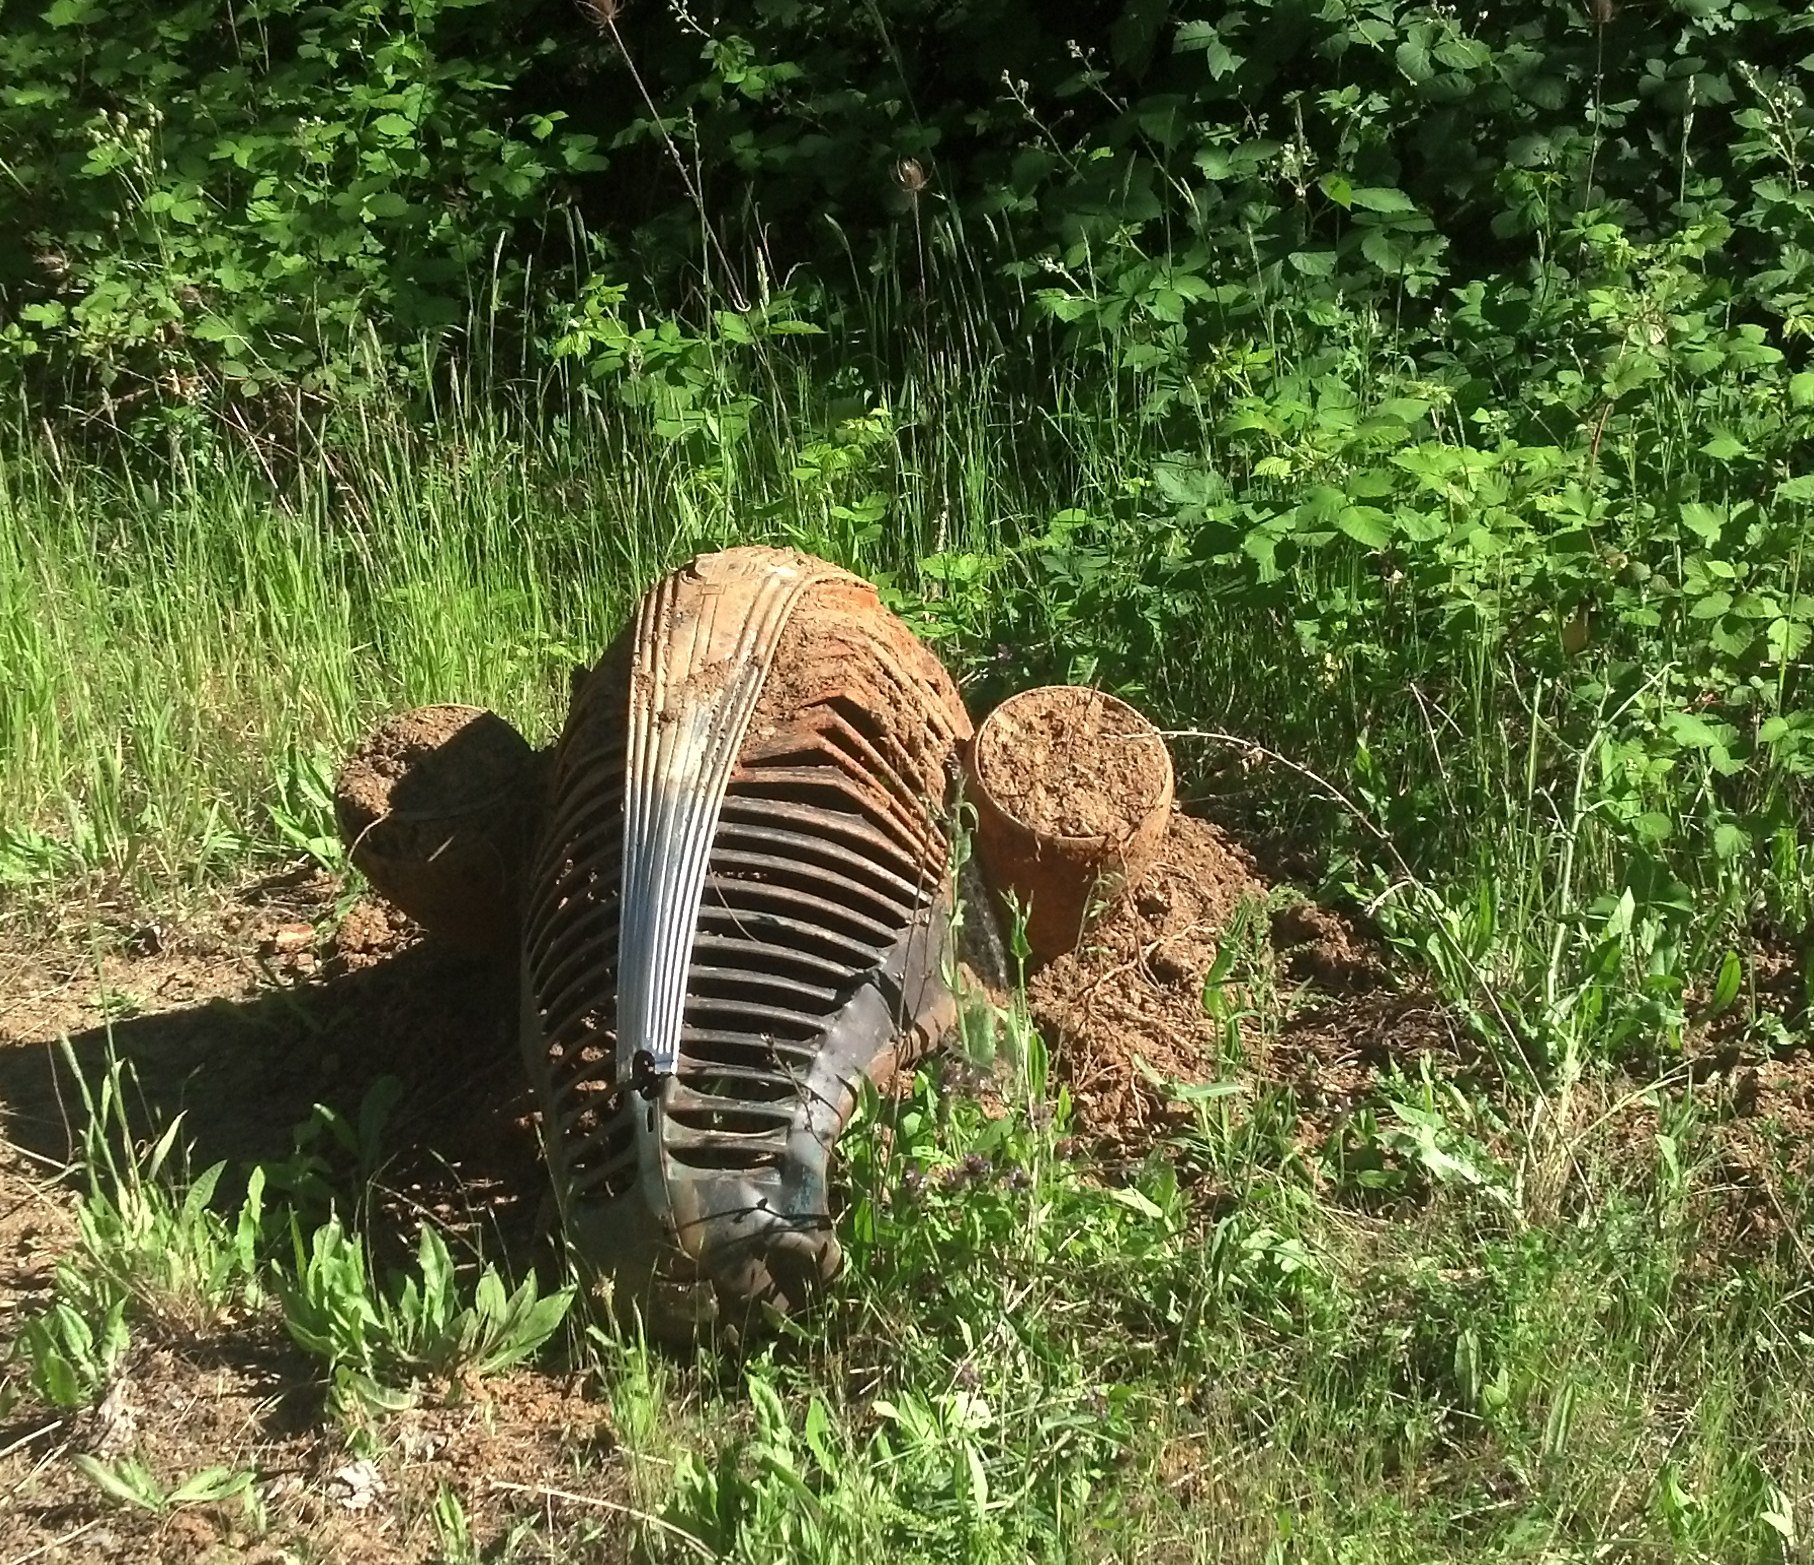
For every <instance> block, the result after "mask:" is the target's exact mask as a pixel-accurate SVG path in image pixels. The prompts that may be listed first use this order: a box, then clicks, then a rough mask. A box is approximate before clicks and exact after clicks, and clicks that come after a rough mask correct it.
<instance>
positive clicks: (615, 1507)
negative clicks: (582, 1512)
mask: <svg viewBox="0 0 1814 1565" xmlns="http://www.w3.org/2000/svg"><path fill="white" fill-rule="evenodd" d="M485 1481H486V1483H487V1484H489V1485H490V1487H491V1488H493V1489H501V1490H505V1491H507V1492H508V1493H511V1494H527V1495H531V1496H533V1497H534V1498H536V1499H538V1500H564V1501H565V1502H566V1503H567V1504H569V1505H586V1506H591V1507H593V1508H594V1509H596V1510H601V1511H612V1512H615V1513H616V1514H617V1515H619V1516H627V1517H629V1518H630V1520H632V1521H637V1522H641V1523H643V1525H644V1526H647V1527H653V1528H655V1529H656V1530H657V1531H659V1532H665V1533H667V1534H668V1536H669V1537H672V1538H677V1539H679V1541H680V1542H682V1543H684V1544H686V1545H687V1547H688V1548H690V1549H692V1550H694V1551H695V1552H696V1553H697V1554H698V1555H699V1557H700V1558H701V1559H702V1560H711V1559H716V1558H717V1557H718V1556H717V1555H716V1554H714V1553H713V1552H712V1548H711V1545H710V1544H708V1543H707V1542H706V1541H705V1540H704V1539H703V1538H700V1537H696V1536H695V1535H694V1534H692V1533H690V1532H688V1531H687V1530H686V1528H684V1527H677V1526H675V1525H674V1523H673V1522H671V1521H667V1520H666V1519H664V1518H663V1517H660V1516H651V1515H650V1514H649V1513H648V1512H647V1511H639V1510H637V1509H636V1507H635V1506H633V1505H625V1504H623V1502H622V1501H619V1500H607V1499H605V1498H604V1497H603V1496H601V1495H596V1494H574V1493H572V1492H571V1491H570V1490H567V1489H553V1488H550V1487H549V1486H548V1485H546V1484H528V1483H511V1482H510V1481H509V1480H508V1479H505V1478H488V1479H486V1480H485Z"/></svg>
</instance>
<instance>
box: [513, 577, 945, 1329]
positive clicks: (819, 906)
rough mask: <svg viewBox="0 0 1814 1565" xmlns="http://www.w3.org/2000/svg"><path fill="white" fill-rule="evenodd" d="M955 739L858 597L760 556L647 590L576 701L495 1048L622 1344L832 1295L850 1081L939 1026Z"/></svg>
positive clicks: (899, 1057)
mask: <svg viewBox="0 0 1814 1565" xmlns="http://www.w3.org/2000/svg"><path fill="white" fill-rule="evenodd" d="M968 737H969V721H968V719H967V717H966V716H965V713H964V708H963V704H962V702H961V701H960V700H959V698H958V695H957V691H956V689H955V688H954V686H953V685H952V683H951V681H950V679H949V677H948V676H947V675H946V673H945V672H944V670H943V669H942V668H941V667H940V666H939V663H938V661H937V659H936V658H934V657H933V656H932V654H931V653H930V652H929V651H928V650H927V649H926V648H925V647H924V646H923V645H922V644H921V643H920V642H919V641H918V640H917V639H916V638H915V637H914V636H913V635H912V633H911V632H910V631H909V630H908V629H907V627H906V626H905V625H904V624H902V622H901V621H900V620H898V619H897V618H895V617H894V616H893V615H892V614H890V613H888V611H887V610H886V609H884V608H883V606H882V605H881V603H880V602H879V600H878V599H877V597H876V594H875V591H874V589H873V588H871V587H870V586H869V585H868V584H867V583H865V582H862V581H861V580H859V579H858V578H856V577H854V576H851V575H849V574H848V573H846V572H843V571H841V570H838V569H837V568H835V567H833V566H831V565H828V564H827V563H825V562H824V561H821V560H815V559H811V558H810V557H807V556H804V555H799V554H793V553H789V552H784V551H778V550H767V549H736V550H730V551H727V552H725V553H722V554H716V555H708V556H705V557H702V558H701V559H699V560H696V561H694V562H693V564H692V565H690V566H688V567H686V568H684V569H682V570H680V571H677V572H675V573H674V574H673V575H671V576H669V577H667V578H666V579H664V580H663V581H662V582H661V583H660V584H659V585H658V586H657V587H656V588H655V589H654V590H653V591H652V592H651V593H650V594H649V595H648V597H647V598H646V599H645V600H644V602H643V604H642V607H641V610H640V612H639V614H638V616H637V618H636V621H635V624H634V626H633V627H632V630H631V631H630V632H629V633H628V634H627V635H626V636H625V637H624V638H623V639H622V640H620V642H619V643H618V644H617V645H616V646H615V647H614V648H613V649H612V650H611V652H609V653H607V655H606V656H605V658H604V659H603V661H601V663H600V664H599V665H598V667H597V668H595V669H594V670H593V671H592V672H591V674H590V675H589V676H587V677H586V678H585V679H583V680H582V681H580V682H578V684H577V686H576V690H575V698H574V702H573V707H572V710H571V712H570V714H569V717H568V721H567V725H566V729H565V731H564V733H563V735H562V737H561V741H560V744H559V747H558V749H557V752H556V755H555V758H554V763H553V773H552V778H551V784H550V787H551V792H550V797H549V802H548V810H547V814H546V817H545V825H544V828H543V834H542V838H541V842H540V846H539V849H538V851H537V853H536V857H535V864H534V868H533V871H532V873H531V876H530V880H529V888H528V892H527V896H526V899H525V900H526V912H525V919H524V934H523V948H522V960H523V995H524V1001H523V1006H524V1009H523V1018H522V1040H523V1048H524V1054H525V1058H526V1060H527V1062H528V1065H529V1069H530V1073H531V1076H532V1078H533V1079H534V1081H535V1084H536V1087H537V1091H538V1094H539V1097H540V1103H541V1110H542V1117H543V1138H544V1141H545V1144H546V1147H547V1152H548V1158H549V1163H550V1167H551V1172H552V1175H553V1180H554V1186H555V1191H556V1195H557V1198H558V1201H559V1204H560V1208H561V1212H562V1217H563V1219H564V1222H565V1225H566V1230H567V1234H568V1237H569V1239H570V1241H571V1242H572V1244H573V1246H574V1247H575V1249H576V1250H577V1251H578V1253H579V1254H580V1256H581V1257H582V1258H583V1259H584V1260H585V1261H586V1262H587V1263H588V1264H589V1265H590V1266H592V1267H594V1268H595V1269H596V1270H598V1271H599V1272H600V1273H601V1274H603V1275H605V1276H607V1277H608V1278H609V1279H610V1280H611V1282H612V1284H613V1286H614V1290H615V1294H616V1297H617V1298H618V1299H619V1300H620V1301H633V1302H634V1303H635V1304H636V1305H637V1306H638V1307H639V1308H640V1310H641V1312H642V1315H643V1318H644V1320H645V1322H646V1323H647V1324H648V1325H649V1326H650V1327H652V1328H653V1329H655V1330H657V1331H661V1332H664V1333H674V1334H679V1333H686V1332H691V1331H693V1330H696V1329H697V1328H698V1327H699V1326H701V1325H703V1324H705V1323H708V1322H712V1321H723V1322H727V1323H739V1322H740V1321H741V1319H742V1317H743V1316H744V1315H745V1314H747V1312H748V1311H749V1309H750V1308H751V1307H753V1306H756V1305H759V1304H764V1303H767V1304H772V1305H774V1306H776V1307H778V1308H780V1309H783V1310H787V1309H791V1308H794V1307H797V1306H798V1305H799V1304H801V1303H802V1302H803V1301H804V1300H805V1299H806V1298H807V1297H808V1296H809V1295H810V1294H811V1292H812V1291H813V1289H814V1288H815V1287H816V1286H817V1285H818V1284H819V1283H820V1282H821V1281H823V1280H824V1279H826V1278H828V1277H829V1276H830V1275H831V1274H832V1273H833V1272H834V1271H835V1270H836V1267H837V1265H838V1261H839V1251H838V1246H837V1242H836V1240H835V1238H834V1237H833V1234H832V1230H831V1223H830V1218H829V1214H828V1195H827V1186H826V1179H827V1164H828V1158H829V1154H830V1151H831V1148H832V1146H833V1144H834V1143H835V1141H836V1140H837V1138H838V1136H839V1134H840V1133H841V1132H842V1130H843V1128H844V1126H845V1124H846V1123H847V1122H848V1120H849V1117H850V1114H851V1112H852V1110H853V1108H854V1106H855V1103H856V1099H857V1093H858V1088H859V1084H860V1082H861V1079H862V1078H863V1077H864V1076H865V1075H868V1076H870V1077H872V1078H877V1079H880V1078H883V1077H886V1076H887V1075H888V1074H889V1073H890V1072H892V1070H893V1069H894V1068H895V1067H896V1065H897V1064H899V1063H904V1062H906V1061H908V1060H910V1059H911V1058H913V1057H915V1056H916V1055H917V1054H918V1053H919V1052H920V1051H921V1050H923V1049H924V1048H925V1047H926V1046H927V1045H928V1044H929V1043H930V1042H932V1041H933V1040H935V1039H936V1038H937V1037H938V1036H939V1035H940V1034H942V1033H943V1032H944V1031H945V1030H946V1029H947V1028H948V1027H949V1026H950V1025H951V1023H952V1021H953V1019H954V1015H955V1002H954V1000H953V997H952V994H951V990H950V986H949V977H950V972H951V953H950V951H949V949H948V946H949V941H948V928H949V920H950V913H951V889H950V874H949V864H950V852H949V839H948V836H947V831H946V825H947V818H948V806H949V797H950V795H949V789H950V786H951V781H952V778H953V776H954V775H955V771H956V767H955V757H956V751H957V748H958V746H959V745H960V743H962V742H963V741H964V740H966V739H967V738H968Z"/></svg>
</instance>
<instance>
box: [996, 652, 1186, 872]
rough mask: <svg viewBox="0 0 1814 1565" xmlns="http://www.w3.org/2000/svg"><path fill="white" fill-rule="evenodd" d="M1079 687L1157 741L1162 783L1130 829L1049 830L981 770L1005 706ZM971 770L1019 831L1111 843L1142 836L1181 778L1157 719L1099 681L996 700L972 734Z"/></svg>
mask: <svg viewBox="0 0 1814 1565" xmlns="http://www.w3.org/2000/svg"><path fill="white" fill-rule="evenodd" d="M1078 690H1081V691H1085V692H1087V693H1089V694H1090V695H1093V696H1095V697H1096V698H1097V700H1099V701H1101V702H1104V703H1108V704H1112V705H1113V706H1115V707H1118V708H1119V709H1120V710H1121V711H1122V712H1124V713H1126V714H1127V715H1128V716H1129V717H1131V718H1132V719H1133V720H1134V722H1135V723H1136V724H1138V725H1139V727H1140V728H1141V729H1142V730H1143V732H1142V733H1141V734H1140V735H1139V736H1138V737H1142V738H1147V739H1151V740H1152V741H1153V743H1154V744H1155V745H1156V746H1157V747H1158V751H1159V757H1160V766H1159V772H1158V778H1157V782H1158V786H1157V787H1156V788H1155V789H1154V790H1153V793H1152V796H1151V797H1150V798H1147V799H1143V800H1141V801H1140V802H1139V804H1138V805H1137V806H1136V807H1135V810H1136V814H1137V816H1138V818H1137V819H1136V820H1133V821H1131V822H1129V823H1128V824H1127V826H1126V829H1125V830H1122V831H1120V832H1106V831H1104V832H1068V831H1051V830H1048V829H1046V828H1043V827H1040V826H1036V825H1034V824H1033V823H1032V822H1030V821H1027V820H1025V819H1023V818H1022V817H1021V816H1020V815H1018V814H1016V813H1015V812H1014V811H1013V810H1012V809H1010V808H1009V807H1008V806H1007V805H1006V804H1004V803H1003V802H1002V801H1001V799H1000V798H999V797H997V795H996V794H995V792H994V790H993V789H991V788H990V787H989V783H988V779H987V778H986V777H985V776H984V775H983V748H984V740H985V736H986V735H987V734H988V732H989V730H990V728H991V727H992V725H993V724H994V722H995V720H996V718H997V717H998V716H999V715H1000V714H1001V713H1002V712H1004V711H1005V710H1007V708H1009V707H1010V706H1012V705H1014V703H1015V702H1017V701H1024V700H1026V699H1028V698H1029V697H1032V696H1042V695H1050V694H1053V693H1055V692H1058V691H1078ZM969 772H970V778H971V781H972V782H973V783H974V784H975V786H976V790H977V792H978V794H979V795H980V796H981V798H982V801H983V802H984V803H986V804H987V805H988V806H989V808H990V809H992V810H994V811H995V813H996V814H997V815H999V816H1001V818H1002V819H1003V820H1004V821H1007V822H1008V823H1009V824H1010V825H1012V826H1014V827H1015V828H1017V829H1018V830H1020V831H1021V832H1024V833H1025V834H1026V835H1027V836H1028V837H1030V838H1032V839H1033V840H1034V841H1035V842H1065V843H1077V844H1085V843H1107V844H1109V845H1110V846H1111V847H1114V846H1118V845H1120V844H1125V843H1127V842H1130V841H1132V840H1133V838H1134V837H1136V836H1138V835H1139V833H1140V831H1141V830H1142V828H1143V827H1144V826H1145V825H1146V823H1147V822H1148V821H1149V820H1150V819H1151V818H1152V816H1153V815H1154V814H1156V813H1157V812H1158V811H1159V810H1160V809H1161V808H1163V809H1164V810H1165V811H1166V812H1167V813H1168V814H1169V813H1170V811H1171V808H1172V804H1173V802H1174V801H1175V799H1176V797H1177V786H1178V780H1177V773H1176V770H1175V768H1174V767H1173V764H1172V752H1171V746H1170V745H1168V744H1167V743H1166V742H1165V736H1164V734H1163V733H1161V732H1160V729H1159V725H1158V724H1157V723H1155V722H1154V721H1153V720H1152V719H1151V718H1150V717H1148V716H1147V715H1146V714H1145V713H1144V712H1142V711H1141V710H1140V709H1139V708H1138V707H1137V706H1135V705H1134V704H1133V703H1132V702H1130V701H1127V700H1124V699H1123V698H1122V697H1120V696H1118V695H1116V694H1114V693H1113V692H1112V691H1108V690H1103V689H1101V688H1099V687H1098V686H1095V685H1073V684H1049V685H1033V686H1030V687H1029V688H1027V689H1025V690H1017V691H1015V692H1014V693H1013V694H1012V695H1010V696H1007V697H1004V698H1003V699H1002V700H1001V701H998V702H997V703H996V704H995V706H993V707H992V708H991V709H990V711H989V714H988V716H986V717H985V718H983V720H982V721H981V722H980V723H978V724H977V725H976V731H975V733H974V734H973V735H972V737H971V740H970V766H969Z"/></svg>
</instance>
